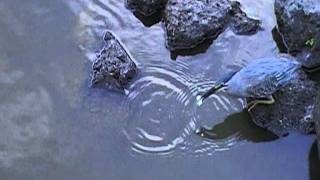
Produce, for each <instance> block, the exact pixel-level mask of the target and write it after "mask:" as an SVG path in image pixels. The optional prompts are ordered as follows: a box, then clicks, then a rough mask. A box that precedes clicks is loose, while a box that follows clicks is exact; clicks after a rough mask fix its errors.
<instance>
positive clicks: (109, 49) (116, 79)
mask: <svg viewBox="0 0 320 180" xmlns="http://www.w3.org/2000/svg"><path fill="white" fill-rule="evenodd" d="M104 41H105V46H104V47H103V48H102V50H101V51H100V53H99V54H98V56H97V58H96V60H95V61H94V63H93V65H92V79H91V84H92V85H96V84H109V85H113V86H116V87H117V88H119V89H124V88H125V87H126V86H127V84H128V83H129V82H130V80H131V79H132V78H133V77H134V76H135V75H136V73H137V66H136V65H135V63H134V62H133V60H132V59H131V57H130V55H129V54H128V52H127V51H126V49H125V48H124V47H123V45H122V44H121V43H120V41H119V40H118V39H117V38H116V37H115V35H114V34H113V33H112V32H110V31H107V32H106V34H105V36H104Z"/></svg>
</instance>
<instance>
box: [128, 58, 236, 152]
mask: <svg viewBox="0 0 320 180" xmlns="http://www.w3.org/2000/svg"><path fill="white" fill-rule="evenodd" d="M142 69H143V72H141V76H140V77H139V78H138V79H137V80H136V81H135V82H134V83H133V84H132V85H131V86H130V88H129V94H128V98H129V100H128V102H127V103H128V104H127V105H128V106H129V109H130V112H129V116H128V119H127V120H126V125H125V127H124V128H123V132H124V134H125V135H126V137H127V138H128V140H129V141H130V143H131V145H132V146H131V148H132V150H133V151H134V152H137V153H143V154H171V153H173V152H176V151H180V152H181V151H182V152H185V153H186V154H191V155H196V154H204V153H206V154H211V153H213V152H216V151H221V150H225V149H228V148H229V147H231V146H232V145H234V142H235V141H236V139H237V138H236V136H235V137H230V138H228V139H225V140H220V141H209V140H203V139H202V138H200V137H198V136H196V135H195V134H194V132H195V130H196V129H197V128H198V127H199V126H202V125H204V124H206V123H209V124H210V125H213V124H215V123H216V122H217V120H214V119H212V117H213V116H212V114H215V116H214V117H215V118H216V117H219V116H217V114H221V115H222V114H226V112H231V111H234V107H236V106H235V105H234V104H233V103H238V107H239V106H241V102H240V101H239V100H235V101H230V100H228V99H227V98H226V97H225V96H224V95H219V96H218V95H213V96H211V97H210V100H208V101H206V103H204V104H203V105H202V106H201V107H198V106H197V103H196V97H197V95H198V94H200V93H203V92H205V91H206V90H208V89H209V88H211V87H212V86H213V85H214V82H213V81H209V80H207V81H204V77H201V76H198V75H195V74H193V73H192V71H191V70H190V68H188V66H187V65H186V64H184V63H181V62H179V63H177V62H166V63H162V64H159V62H151V63H149V64H146V65H145V66H144V67H143V68H142ZM239 104H240V105H239ZM206 111H209V115H210V114H211V115H210V116H207V117H205V116H204V114H208V113H207V112H206ZM222 111H223V112H222Z"/></svg>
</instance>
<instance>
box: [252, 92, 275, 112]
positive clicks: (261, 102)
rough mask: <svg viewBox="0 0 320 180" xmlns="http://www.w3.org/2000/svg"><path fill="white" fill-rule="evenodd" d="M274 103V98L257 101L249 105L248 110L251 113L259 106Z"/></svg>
mask: <svg viewBox="0 0 320 180" xmlns="http://www.w3.org/2000/svg"><path fill="white" fill-rule="evenodd" d="M274 102H275V100H274V98H273V97H272V96H270V97H269V98H267V99H256V100H253V101H251V102H250V103H248V104H247V109H248V111H251V110H252V109H253V108H254V107H255V106H256V105H258V104H273V103H274Z"/></svg>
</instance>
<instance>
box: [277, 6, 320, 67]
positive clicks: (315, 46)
mask: <svg viewBox="0 0 320 180" xmlns="http://www.w3.org/2000/svg"><path fill="white" fill-rule="evenodd" d="M275 12H276V17H277V24H278V25H277V29H278V32H279V33H280V34H281V36H282V41H283V44H284V45H285V46H286V49H287V51H288V53H290V54H291V55H293V56H297V57H298V61H300V62H301V63H302V64H303V66H305V67H307V68H313V67H316V66H319V65H320V58H318V57H319V56H320V42H319V41H320V38H319V37H320V34H319V32H320V20H319V19H320V1H318V0H276V1H275Z"/></svg>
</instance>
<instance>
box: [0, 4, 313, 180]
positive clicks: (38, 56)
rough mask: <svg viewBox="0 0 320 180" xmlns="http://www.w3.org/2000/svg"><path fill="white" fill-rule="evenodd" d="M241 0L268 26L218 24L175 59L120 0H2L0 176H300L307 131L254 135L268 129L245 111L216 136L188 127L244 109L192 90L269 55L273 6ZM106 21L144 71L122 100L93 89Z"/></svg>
mask: <svg viewBox="0 0 320 180" xmlns="http://www.w3.org/2000/svg"><path fill="white" fill-rule="evenodd" d="M242 3H243V6H244V9H245V10H246V11H247V12H248V13H249V14H250V15H251V16H255V17H259V18H260V19H262V20H263V27H264V29H265V30H264V31H262V32H259V33H258V34H257V35H254V36H236V35H234V34H233V33H232V32H231V31H226V32H225V33H223V34H222V35H221V36H220V37H219V38H218V39H217V40H216V41H214V44H212V45H211V46H210V47H209V48H208V50H207V51H206V52H205V53H199V54H197V55H195V56H178V57H177V58H176V61H172V57H174V55H172V54H170V52H168V51H167V49H166V48H165V46H164V45H165V42H164V31H163V29H162V26H161V24H159V23H158V24H155V25H153V26H151V27H146V26H144V25H143V24H142V23H141V22H140V21H139V20H138V19H137V18H136V17H134V16H133V15H132V14H131V13H130V12H129V11H128V10H126V9H125V7H124V5H123V2H122V1H119V0H104V1H103V0H92V1H89V0H78V1H62V0H55V1H39V0H29V1H21V0H20V1H19V0H3V1H1V2H0V25H1V28H0V87H1V89H0V97H1V100H2V101H1V103H0V179H4V180H6V179H8V180H12V179H14V180H15V179H17V180H20V179H24V180H28V179H30V180H34V179H49V180H50V179H80V180H81V179H108V180H109V179H112V180H113V179H114V180H118V179H139V180H140V179H199V178H200V179H235V177H236V179H240V180H241V179H243V180H247V179H279V177H281V179H290V180H292V179H299V180H300V179H308V176H309V175H308V156H309V155H308V154H309V149H310V146H311V143H312V137H306V136H301V135H297V134H292V135H290V136H288V137H286V138H283V139H280V140H276V141H271V140H270V139H265V138H256V137H260V136H261V137H262V136H263V135H261V133H262V134H264V133H265V132H262V131H261V130H260V129H257V130H254V131H253V130H252V129H254V128H256V127H254V126H252V124H250V123H248V122H249V121H248V116H247V115H245V114H243V113H240V114H235V115H233V116H232V117H229V119H228V120H227V121H226V122H227V123H225V124H222V125H221V127H220V126H219V128H218V129H219V131H221V133H222V134H224V135H222V136H221V138H213V139H207V138H203V137H201V136H199V135H196V133H195V131H196V129H197V128H199V127H207V128H211V127H212V126H214V125H217V124H219V123H221V122H223V120H224V119H225V118H226V117H227V116H228V115H230V114H232V113H235V112H239V111H240V110H241V108H242V107H243V105H244V100H243V99H237V98H232V97H229V96H227V95H226V94H223V93H222V94H219V95H215V96H212V97H211V98H210V100H207V101H205V102H204V104H202V105H201V106H200V107H198V106H197V105H196V96H197V94H198V93H201V92H204V91H206V90H208V89H209V88H210V87H211V86H212V85H213V84H214V82H215V81H217V80H218V79H219V78H221V77H222V76H223V75H224V74H225V73H226V72H227V71H229V70H233V69H235V68H239V67H242V66H244V65H245V64H247V63H248V62H250V61H251V60H253V59H255V58H260V57H265V56H270V55H272V54H275V53H277V48H276V45H275V43H274V42H273V40H272V36H271V33H270V32H271V29H272V28H273V27H274V25H275V17H274V16H273V14H274V13H273V2H272V1H264V0H260V1H253V0H248V1H245V0H242ZM105 29H110V30H112V31H114V32H115V33H116V34H117V35H118V36H119V38H121V40H122V42H123V43H124V44H125V45H126V47H127V49H128V50H129V51H130V53H131V55H132V56H133V57H134V58H135V61H136V62H137V64H138V66H139V69H140V72H139V75H138V77H136V79H135V81H134V82H133V83H132V84H131V85H130V87H129V88H128V91H127V96H124V95H122V94H120V93H117V92H114V91H110V90H108V89H91V88H89V84H90V79H89V75H90V72H89V70H90V66H91V61H92V60H93V59H94V56H95V52H97V51H98V50H99V48H100V47H101V46H102V45H103V44H102V43H103V42H102V34H103V31H104V30H105ZM239 122H242V123H241V124H240V123H239ZM204 136H206V137H207V136H210V134H209V135H204Z"/></svg>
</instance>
